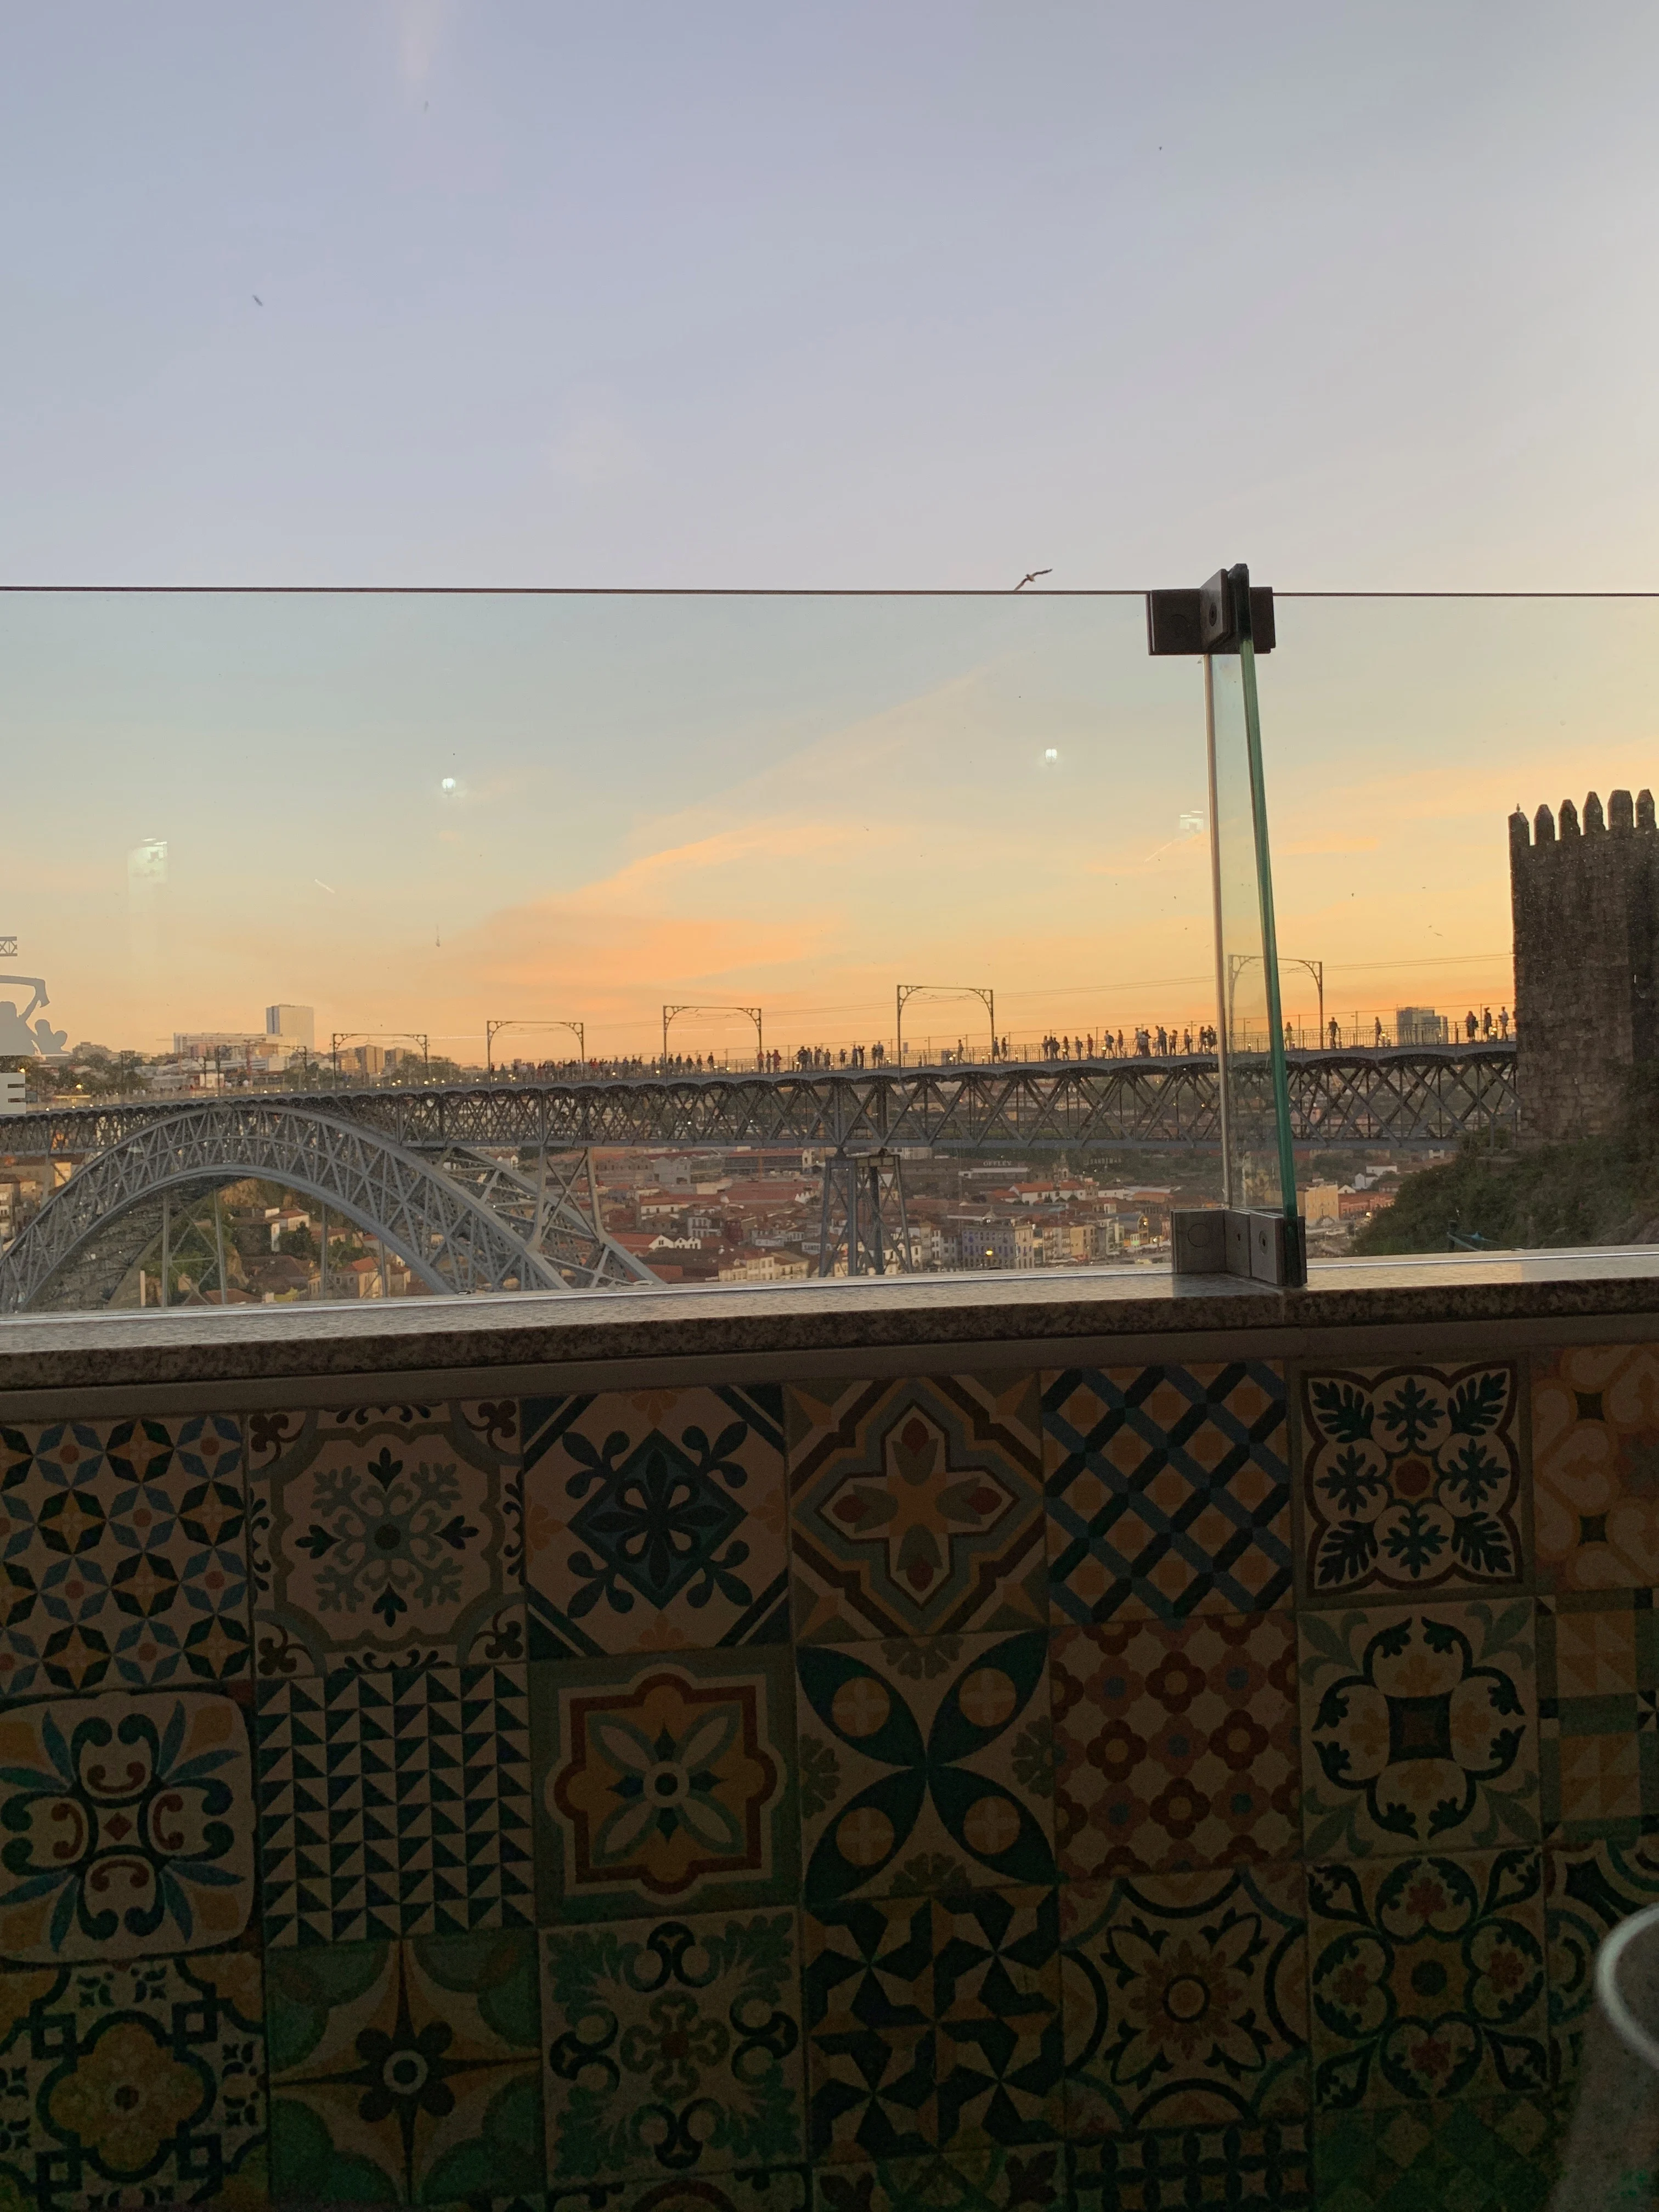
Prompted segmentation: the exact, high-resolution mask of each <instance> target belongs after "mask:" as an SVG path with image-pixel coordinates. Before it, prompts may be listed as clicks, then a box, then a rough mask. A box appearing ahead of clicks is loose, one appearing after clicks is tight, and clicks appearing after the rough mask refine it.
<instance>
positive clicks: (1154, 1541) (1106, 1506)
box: [1042, 1360, 1291, 1623]
mask: <svg viewBox="0 0 1659 2212" xmlns="http://www.w3.org/2000/svg"><path fill="white" fill-rule="evenodd" d="M1042 1420H1043V1461H1044V1467H1045V1469H1046V1474H1047V1486H1048V1595H1049V1603H1050V1607H1051V1609H1052V1615H1053V1618H1054V1620H1076V1621H1082V1622H1085V1623H1091V1622H1099V1621H1104V1620H1111V1619H1113V1618H1114V1617H1115V1615H1116V1614H1118V1613H1126V1614H1130V1615H1133V1616H1135V1617H1137V1618H1139V1619H1143V1620H1145V1619H1147V1618H1151V1619H1152V1620H1184V1619H1185V1618H1186V1617H1187V1616H1188V1614H1189V1613H1261V1612H1266V1611H1267V1610H1268V1609H1269V1608H1270V1607H1273V1606H1277V1605H1282V1604H1285V1602H1287V1601H1288V1599H1289V1597H1290V1593H1291V1486H1290V1469H1289V1467H1288V1466H1287V1464H1286V1462H1285V1377H1284V1374H1283V1371H1282V1370H1280V1369H1279V1368H1278V1367H1276V1366H1273V1365H1271V1364H1268V1363H1267V1362H1265V1361H1261V1360H1248V1361H1246V1360H1240V1361H1237V1362H1236V1363H1234V1364H1231V1365H1227V1366H1194V1367H1121V1368H1110V1369H1106V1370H1098V1371H1096V1370H1071V1371H1069V1372H1067V1373H1065V1374H1061V1375H1055V1376H1046V1377H1045V1378H1044V1384H1043V1393H1042Z"/></svg>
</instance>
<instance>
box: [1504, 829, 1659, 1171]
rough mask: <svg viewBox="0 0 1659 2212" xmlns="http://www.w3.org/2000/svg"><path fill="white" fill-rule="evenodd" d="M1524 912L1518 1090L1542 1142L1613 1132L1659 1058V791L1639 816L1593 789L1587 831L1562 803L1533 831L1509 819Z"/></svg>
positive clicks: (1525, 1118)
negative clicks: (1641, 1067)
mask: <svg viewBox="0 0 1659 2212" xmlns="http://www.w3.org/2000/svg"><path fill="white" fill-rule="evenodd" d="M1510 906H1511V908H1512V910H1513V913H1514V916H1515V1016H1516V1046H1517V1054H1516V1088H1517V1090H1518V1091H1519V1093H1520V1103H1521V1125H1522V1129H1523V1131H1524V1132H1525V1133H1526V1134H1527V1135H1528V1136H1533V1137H1585V1136H1595V1135H1600V1134H1602V1133H1605V1132H1606V1131H1607V1130H1608V1129H1610V1128H1611V1127H1613V1122H1614V1121H1615V1119H1616V1118H1617V1115H1618V1111H1619V1107H1620V1102H1621V1100H1622V1097H1623V1095H1624V1088H1625V1079H1626V1070H1627V1069H1629V1068H1630V1067H1632V1066H1634V1065H1635V1064H1636V1063H1637V1062H1638V1061H1641V1060H1654V1059H1659V831H1656V829H1655V827H1654V817H1653V793H1651V792H1650V791H1644V792H1643V793H1642V794H1641V796H1640V797H1639V798H1638V800H1637V802H1636V805H1635V807H1634V809H1633V810H1632V806H1631V802H1630V793H1629V792H1627V791H1615V792H1614V793H1613V796H1612V798H1611V799H1609V801H1608V803H1607V816H1606V817H1603V815H1602V812H1601V800H1600V799H1598V798H1597V797H1596V795H1595V793H1594V792H1591V793H1590V794H1589V797H1588V798H1587V799H1585V801H1584V819H1583V825H1582V827H1581V826H1580V823H1579V820H1578V811H1577V808H1576V807H1575V806H1574V805H1573V803H1572V801H1571V799H1563V800H1562V802H1561V819H1560V829H1559V835H1558V834H1557V829H1556V823H1555V820H1554V818H1553V816H1552V815H1551V813H1550V811H1549V809H1548V807H1547V806H1541V807H1540V808H1539V810H1538V813H1537V817H1536V820H1535V823H1534V826H1533V828H1532V829H1528V823H1527V817H1526V816H1525V815H1524V814H1522V812H1521V811H1519V809H1517V810H1516V812H1515V813H1513V814H1511V815H1510Z"/></svg>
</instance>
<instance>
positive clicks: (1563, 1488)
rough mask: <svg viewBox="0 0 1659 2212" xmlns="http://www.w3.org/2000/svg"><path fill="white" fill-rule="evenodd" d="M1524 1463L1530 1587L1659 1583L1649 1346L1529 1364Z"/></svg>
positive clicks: (1654, 1384)
mask: <svg viewBox="0 0 1659 2212" xmlns="http://www.w3.org/2000/svg"><path fill="white" fill-rule="evenodd" d="M1532 1463H1533V1521H1534V1543H1535V1546H1536V1548H1537V1555H1538V1587H1539V1589H1557V1590H1592V1589H1652V1588H1653V1587H1655V1586H1656V1585H1659V1349H1656V1348H1655V1347H1654V1346H1650V1345H1614V1346H1610V1347H1607V1348H1606V1349H1602V1348H1598V1347H1596V1346H1575V1347H1574V1348H1573V1349H1571V1351H1567V1352H1560V1353H1558V1354H1557V1356H1556V1358H1554V1359H1553V1361H1551V1362H1549V1363H1547V1364H1546V1363H1542V1362H1536V1363H1534V1369H1533V1384H1532Z"/></svg>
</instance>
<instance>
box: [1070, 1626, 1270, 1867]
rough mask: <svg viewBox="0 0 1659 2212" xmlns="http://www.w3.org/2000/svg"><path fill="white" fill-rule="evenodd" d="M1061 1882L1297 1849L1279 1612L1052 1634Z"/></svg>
mask: <svg viewBox="0 0 1659 2212" xmlns="http://www.w3.org/2000/svg"><path fill="white" fill-rule="evenodd" d="M1049 1671H1050V1678H1051V1680H1052V1684H1053V1695H1054V1760H1055V1767H1054V1843H1055V1849H1056V1853H1057V1856H1058V1857H1059V1861H1060V1872H1061V1874H1062V1875H1065V1876H1066V1878H1067V1879H1068V1880H1070V1881H1088V1880H1090V1879H1091V1878H1092V1877H1093V1876H1095V1875H1103V1874H1129V1873H1134V1872H1137V1871H1140V1870H1146V1871H1152V1870H1155V1869H1177V1868H1196V1867H1212V1866H1231V1865H1241V1864H1260V1863H1262V1862H1263V1861H1266V1860H1269V1859H1283V1858H1288V1857H1291V1856H1293V1855H1294V1853H1295V1852H1296V1851H1297V1849H1298V1848H1299V1846H1300V1843H1301V1742H1300V1739H1299V1736H1298V1733H1297V1705H1296V1626H1295V1623H1294V1622H1293V1620H1291V1616H1290V1615H1289V1614H1288V1613H1243V1614H1233V1615H1229V1614H1226V1613H1200V1614H1199V1615H1198V1616H1197V1617H1196V1618H1194V1620H1189V1621H1182V1622H1181V1623H1179V1624H1177V1625H1170V1624H1167V1623H1165V1622H1164V1621H1150V1620H1120V1621H1115V1622H1112V1623H1110V1624H1109V1626H1106V1627H1104V1628H1064V1629H1061V1630H1060V1631H1059V1632H1057V1633H1056V1634H1055V1636H1054V1643H1053V1646H1052V1650H1051V1652H1050V1657H1049Z"/></svg>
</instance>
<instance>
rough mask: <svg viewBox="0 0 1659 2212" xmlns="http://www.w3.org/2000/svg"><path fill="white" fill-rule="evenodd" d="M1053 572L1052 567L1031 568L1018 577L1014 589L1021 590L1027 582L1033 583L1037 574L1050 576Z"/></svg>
mask: <svg viewBox="0 0 1659 2212" xmlns="http://www.w3.org/2000/svg"><path fill="white" fill-rule="evenodd" d="M1053 574H1054V570H1053V569H1052V568H1032V569H1030V570H1029V571H1028V572H1027V574H1024V576H1022V577H1021V578H1020V580H1019V581H1018V583H1017V584H1016V585H1015V586H1014V589H1015V590H1016V591H1017V592H1023V591H1024V589H1025V586H1027V585H1028V584H1035V583H1036V580H1037V578H1038V577H1039V576H1052V575H1053Z"/></svg>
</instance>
